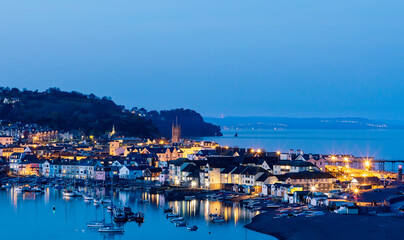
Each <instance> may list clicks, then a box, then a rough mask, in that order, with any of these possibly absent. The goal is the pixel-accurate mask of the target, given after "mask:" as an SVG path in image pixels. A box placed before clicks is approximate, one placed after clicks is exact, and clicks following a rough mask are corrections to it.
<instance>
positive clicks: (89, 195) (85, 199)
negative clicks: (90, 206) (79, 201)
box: [83, 182, 94, 202]
mask: <svg viewBox="0 0 404 240" xmlns="http://www.w3.org/2000/svg"><path fill="white" fill-rule="evenodd" d="M83 199H84V201H85V202H89V201H91V200H93V199H94V197H93V196H92V194H91V193H89V192H88V184H87V182H86V193H85V194H83Z"/></svg>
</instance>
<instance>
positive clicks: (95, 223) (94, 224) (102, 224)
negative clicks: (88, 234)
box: [87, 220, 114, 228]
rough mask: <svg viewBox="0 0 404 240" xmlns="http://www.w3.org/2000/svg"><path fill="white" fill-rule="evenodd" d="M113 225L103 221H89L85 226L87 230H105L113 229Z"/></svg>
mask: <svg viewBox="0 0 404 240" xmlns="http://www.w3.org/2000/svg"><path fill="white" fill-rule="evenodd" d="M113 226H114V224H113V223H106V222H105V221H104V220H102V221H91V222H89V223H88V224H87V227H88V228H105V227H113Z"/></svg>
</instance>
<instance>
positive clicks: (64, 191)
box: [62, 190, 74, 197]
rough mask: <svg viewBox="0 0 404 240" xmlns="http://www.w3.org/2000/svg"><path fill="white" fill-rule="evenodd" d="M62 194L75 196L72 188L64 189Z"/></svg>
mask: <svg viewBox="0 0 404 240" xmlns="http://www.w3.org/2000/svg"><path fill="white" fill-rule="evenodd" d="M62 194H63V196H64V197H74V192H73V191H70V190H63V192H62Z"/></svg>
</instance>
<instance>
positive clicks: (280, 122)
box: [204, 117, 404, 130]
mask: <svg viewBox="0 0 404 240" xmlns="http://www.w3.org/2000/svg"><path fill="white" fill-rule="evenodd" d="M204 119H205V121H207V122H210V123H213V124H216V125H219V126H221V127H222V130H267V129H404V123H402V122H400V121H388V120H371V119H366V118H288V117H225V118H209V117H205V118H204Z"/></svg>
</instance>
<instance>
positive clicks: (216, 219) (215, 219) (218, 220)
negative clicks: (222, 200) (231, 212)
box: [212, 216, 226, 223]
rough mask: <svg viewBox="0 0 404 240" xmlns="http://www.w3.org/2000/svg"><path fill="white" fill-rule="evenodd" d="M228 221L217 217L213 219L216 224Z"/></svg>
mask: <svg viewBox="0 0 404 240" xmlns="http://www.w3.org/2000/svg"><path fill="white" fill-rule="evenodd" d="M225 221H226V220H225V219H224V217H222V216H215V217H212V222H214V223H220V222H225Z"/></svg>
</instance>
